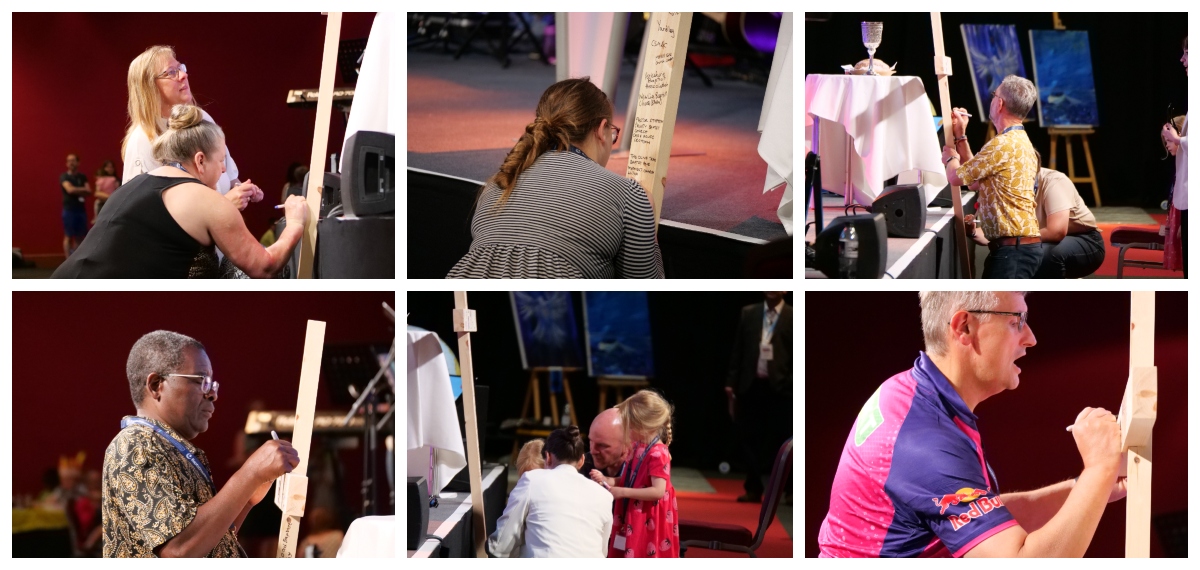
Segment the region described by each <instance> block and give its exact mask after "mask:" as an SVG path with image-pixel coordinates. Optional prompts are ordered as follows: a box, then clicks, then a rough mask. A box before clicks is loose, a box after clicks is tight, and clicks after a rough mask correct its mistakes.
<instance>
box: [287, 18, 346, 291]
mask: <svg viewBox="0 0 1200 570" xmlns="http://www.w3.org/2000/svg"><path fill="white" fill-rule="evenodd" d="M341 30H342V13H341V12H330V13H329V19H328V20H327V21H326V23H325V49H324V51H322V52H321V84H320V88H319V90H318V91H317V93H318V95H317V123H316V128H315V130H314V131H313V144H312V158H311V162H310V163H309V167H308V171H309V172H310V173H311V174H310V175H309V177H308V192H307V193H306V194H305V198H304V201H305V203H306V204H307V205H308V222H307V223H305V224H304V233H303V234H301V236H300V263H299V264H298V266H297V267H296V277H297V278H299V279H311V278H312V273H313V260H314V257H315V256H316V253H317V219H318V218H320V217H321V192H322V191H323V190H324V188H325V187H324V184H325V175H324V172H325V149H326V148H327V147H328V146H329V115H330V113H331V112H332V110H333V72H334V70H336V69H337V53H338V38H340V37H341Z"/></svg>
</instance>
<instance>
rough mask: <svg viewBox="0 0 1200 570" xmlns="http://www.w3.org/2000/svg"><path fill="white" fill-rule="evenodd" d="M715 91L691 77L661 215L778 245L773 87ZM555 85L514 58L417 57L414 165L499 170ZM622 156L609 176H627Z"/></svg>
mask: <svg viewBox="0 0 1200 570" xmlns="http://www.w3.org/2000/svg"><path fill="white" fill-rule="evenodd" d="M633 73H634V64H633V62H632V61H628V60H627V61H626V62H625V63H624V64H623V65H622V67H621V76H620V80H619V81H618V92H617V97H616V102H615V109H616V116H615V122H616V124H617V125H619V126H623V125H624V120H625V110H626V104H627V103H628V98H629V87H630V85H631V84H632V81H633ZM710 74H711V75H712V77H713V81H714V86H713V87H711V88H708V87H705V86H704V84H703V83H702V82H701V81H700V79H699V78H698V77H697V76H696V75H695V74H693V73H691V72H689V73H688V74H686V75H685V78H684V82H683V86H682V91H681V95H680V102H679V114H678V118H677V119H676V125H675V137H674V141H673V148H672V150H673V152H674V153H675V154H678V155H680V156H674V157H673V158H672V160H671V165H670V170H669V172H668V174H667V178H668V185H667V190H666V194H665V195H664V197H663V206H662V207H663V211H662V218H663V219H668V220H674V221H677V222H684V223H688V224H694V225H697V226H702V227H706V228H711V229H717V230H722V231H729V232H732V233H737V234H741V235H746V236H750V237H756V238H762V239H772V238H777V237H782V236H784V235H786V234H785V232H784V230H783V226H782V224H780V222H779V217H778V215H777V214H776V209H777V208H778V207H779V201H780V199H781V198H782V191H781V190H775V191H772V192H770V193H768V194H764V193H763V191H762V188H763V183H764V181H765V179H766V163H765V162H763V160H762V158H760V157H759V155H758V142H759V134H758V132H757V126H758V118H759V114H760V112H761V110H762V99H763V96H764V93H765V91H766V88H765V86H763V85H755V84H751V83H748V82H744V81H738V80H734V79H723V78H722V77H721V76H722V74H721V73H720V72H719V71H711V70H710ZM553 83H554V68H553V67H552V66H546V65H543V64H541V63H540V62H537V61H533V60H530V59H528V58H526V57H523V56H522V55H521V54H514V56H513V58H512V65H510V66H509V67H508V68H507V69H503V68H501V67H500V65H499V64H498V63H497V62H496V60H494V59H491V58H489V57H488V56H486V55H481V54H468V55H465V56H463V58H462V59H459V60H458V61H455V60H454V59H452V58H451V56H450V55H448V54H442V53H436V52H422V51H413V50H409V52H408V153H407V154H408V166H411V167H414V168H420V169H423V170H430V171H434V172H440V173H445V174H450V175H454V176H459V177H463V178H468V179H472V180H481V181H482V180H486V179H487V178H488V177H490V176H491V175H492V174H494V173H495V172H496V169H497V168H498V167H499V165H500V163H501V161H502V160H503V159H504V156H505V155H506V154H507V153H508V151H509V149H511V148H512V145H513V143H514V142H515V141H516V139H517V138H518V137H519V136H520V135H521V133H523V132H524V128H525V125H526V124H528V123H529V122H531V121H532V120H533V118H534V109H535V107H536V106H537V101H538V98H539V97H540V96H541V94H542V91H544V90H545V89H546V87H548V86H550V85H551V84H553ZM626 160H627V158H626V157H625V156H623V155H620V154H614V156H613V157H612V159H610V160H609V163H608V165H607V167H608V169H609V170H612V171H613V172H617V173H620V174H622V175H623V174H624V173H625V166H626Z"/></svg>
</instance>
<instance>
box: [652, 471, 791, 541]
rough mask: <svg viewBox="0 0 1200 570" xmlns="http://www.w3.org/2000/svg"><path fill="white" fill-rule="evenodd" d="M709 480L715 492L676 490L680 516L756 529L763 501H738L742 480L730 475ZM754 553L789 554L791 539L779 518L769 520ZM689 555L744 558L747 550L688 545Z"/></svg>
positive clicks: (741, 491) (751, 529) (753, 530)
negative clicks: (714, 548)
mask: <svg viewBox="0 0 1200 570" xmlns="http://www.w3.org/2000/svg"><path fill="white" fill-rule="evenodd" d="M708 483H709V484H710V485H712V486H713V489H716V491H717V492H716V493H715V494H713V493H686V492H683V491H679V492H677V493H676V499H677V500H678V501H679V518H682V519H692V520H703V521H714V522H720V523H722V524H736V525H741V526H744V527H746V528H748V529H750V532H751V533H753V532H755V531H756V530H758V513H759V510H761V508H762V505H759V504H754V503H739V502H737V497H738V495H741V494H742V493H743V490H742V482H741V481H738V480H733V479H708ZM755 554H756V555H757V556H758V557H759V558H791V557H792V555H793V554H792V539H791V538H790V537H788V534H787V531H785V530H784V529H783V525H782V524H779V519H778V518H776V519H775V520H773V521H771V526H769V527H767V536H766V537H764V538H763V543H762V546H759V547H758V550H757V551H756V552H755ZM687 557H688V558H747V555H746V554H741V553H737V552H726V551H724V550H709V549H707V548H695V547H692V548H688V551H687Z"/></svg>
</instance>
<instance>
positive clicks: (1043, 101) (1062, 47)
mask: <svg viewBox="0 0 1200 570" xmlns="http://www.w3.org/2000/svg"><path fill="white" fill-rule="evenodd" d="M1029 44H1030V46H1031V47H1032V48H1033V78H1034V83H1036V84H1037V88H1038V119H1039V121H1040V124H1041V125H1042V126H1043V127H1094V126H1096V125H1098V124H1100V112H1099V110H1097V108H1096V83H1095V81H1094V80H1093V79H1092V52H1091V49H1090V48H1089V47H1088V34H1087V32H1083V31H1062V30H1029Z"/></svg>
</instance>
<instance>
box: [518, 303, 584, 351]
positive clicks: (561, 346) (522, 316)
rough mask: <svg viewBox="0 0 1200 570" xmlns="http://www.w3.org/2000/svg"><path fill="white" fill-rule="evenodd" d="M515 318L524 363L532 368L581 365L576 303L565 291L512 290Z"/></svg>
mask: <svg viewBox="0 0 1200 570" xmlns="http://www.w3.org/2000/svg"><path fill="white" fill-rule="evenodd" d="M510 296H511V298H512V305H513V318H514V320H515V321H516V325H517V338H518V341H519V343H520V346H521V364H522V365H523V366H524V367H525V369H526V370H528V369H529V368H538V367H552V366H561V367H563V368H582V367H583V351H582V350H581V349H580V342H579V325H578V321H576V320H575V305H574V304H573V303H572V302H571V294H570V293H569V292H566V291H518V292H514V293H511V295H510Z"/></svg>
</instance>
